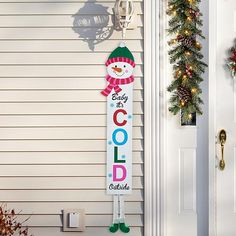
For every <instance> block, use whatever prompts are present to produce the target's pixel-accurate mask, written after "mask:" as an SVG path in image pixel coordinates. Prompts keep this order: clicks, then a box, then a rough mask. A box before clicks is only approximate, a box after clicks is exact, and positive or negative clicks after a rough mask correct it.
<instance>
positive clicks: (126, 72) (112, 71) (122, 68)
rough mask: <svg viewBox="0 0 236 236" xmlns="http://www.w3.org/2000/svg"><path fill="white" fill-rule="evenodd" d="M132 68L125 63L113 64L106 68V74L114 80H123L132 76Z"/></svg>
mask: <svg viewBox="0 0 236 236" xmlns="http://www.w3.org/2000/svg"><path fill="white" fill-rule="evenodd" d="M133 70H134V68H133V67H132V66H131V65H130V64H129V63H127V62H114V63H111V64H110V65H108V66H107V73H108V75H110V76H111V77H112V78H115V79H125V78H128V77H130V76H131V75H132V74H133Z"/></svg>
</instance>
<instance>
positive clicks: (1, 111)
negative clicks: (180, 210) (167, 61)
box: [0, 0, 144, 236]
mask: <svg viewBox="0 0 236 236" xmlns="http://www.w3.org/2000/svg"><path fill="white" fill-rule="evenodd" d="M114 2H115V1H114V0H104V1H102V0H97V1H96V0H95V1H86V0H70V1H67V0H0V201H1V202H6V203H7V204H8V206H9V207H13V208H15V209H16V210H22V212H21V214H24V216H20V217H22V218H25V217H27V215H32V216H31V218H30V220H29V221H28V222H27V224H28V225H29V226H30V231H31V232H32V233H33V234H34V235H35V236H45V235H46V236H47V235H50V236H60V235H68V236H69V235H74V233H68V232H66V233H64V232H62V231H61V227H62V220H61V217H62V215H61V211H62V210H63V209H71V208H75V209H76V208H82V209H85V212H86V226H87V227H86V231H85V232H84V233H81V234H82V235H84V236H94V235H97V236H106V235H110V233H109V232H108V225H109V224H110V223H111V222H112V198H111V196H108V195H106V193H105V167H106V166H105V163H106V100H105V98H104V97H103V96H102V95H100V91H101V90H102V89H103V88H104V87H105V85H106V82H105V79H104V77H105V74H106V70H105V66H104V62H105V60H106V59H107V57H108V55H109V53H110V52H111V51H112V50H113V49H114V48H116V47H117V45H118V43H119V42H120V39H121V33H120V32H117V31H113V29H112V19H111V14H112V7H113V5H114ZM135 9H136V12H137V13H138V17H137V23H138V28H137V29H135V30H132V31H128V32H127V34H126V38H127V40H126V42H127V46H128V47H129V48H130V50H131V51H132V52H133V53H134V56H135V60H136V64H137V66H136V70H135V85H134V124H133V126H134V128H133V163H134V164H133V175H134V177H133V187H134V190H133V194H132V195H131V196H128V197H126V213H127V223H128V224H129V225H131V232H130V234H129V235H130V236H141V235H143V224H144V223H143V200H144V199H143V174H144V173H143V148H144V147H143V2H142V0H136V1H135ZM116 235H119V233H117V234H116Z"/></svg>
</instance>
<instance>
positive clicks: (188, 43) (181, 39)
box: [177, 35, 195, 47]
mask: <svg viewBox="0 0 236 236" xmlns="http://www.w3.org/2000/svg"><path fill="white" fill-rule="evenodd" d="M177 40H178V42H181V43H183V45H184V46H186V47H191V46H192V45H193V44H194V42H195V39H194V38H193V37H184V36H183V35H178V37H177Z"/></svg>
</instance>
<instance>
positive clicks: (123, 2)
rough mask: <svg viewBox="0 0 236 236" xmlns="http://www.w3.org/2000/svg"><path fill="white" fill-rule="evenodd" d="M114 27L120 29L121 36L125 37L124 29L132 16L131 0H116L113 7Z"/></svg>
mask: <svg viewBox="0 0 236 236" xmlns="http://www.w3.org/2000/svg"><path fill="white" fill-rule="evenodd" d="M114 14H115V28H116V29H121V30H122V38H123V39H124V38H125V32H126V29H127V28H128V27H129V25H130V23H131V21H132V19H133V16H134V4H133V0H116V3H115V7H114Z"/></svg>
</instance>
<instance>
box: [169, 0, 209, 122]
mask: <svg viewBox="0 0 236 236" xmlns="http://www.w3.org/2000/svg"><path fill="white" fill-rule="evenodd" d="M199 3H200V0H169V2H168V10H167V14H168V15H169V16H170V20H169V28H168V32H169V34H170V35H174V37H172V39H171V40H170V41H169V42H168V44H169V45H170V46H171V49H170V50H169V57H170V63H171V64H173V81H172V82H171V84H170V85H169V87H168V88H167V90H168V91H169V92H171V98H170V107H169V111H170V112H172V113H173V114H174V115H176V114H177V113H178V112H179V111H181V114H182V120H183V121H189V120H191V119H192V114H193V113H197V114H202V110H201V104H203V101H202V99H201V98H200V94H201V93H202V90H201V88H200V83H201V82H202V81H203V79H202V77H201V75H202V73H204V71H205V67H206V66H207V64H205V63H204V62H203V61H202V59H203V55H202V54H201V48H202V46H201V43H200V42H199V41H198V40H197V38H204V36H203V35H202V31H201V29H200V28H201V26H202V20H201V16H202V14H201V12H200V10H199V8H198V5H199Z"/></svg>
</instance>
